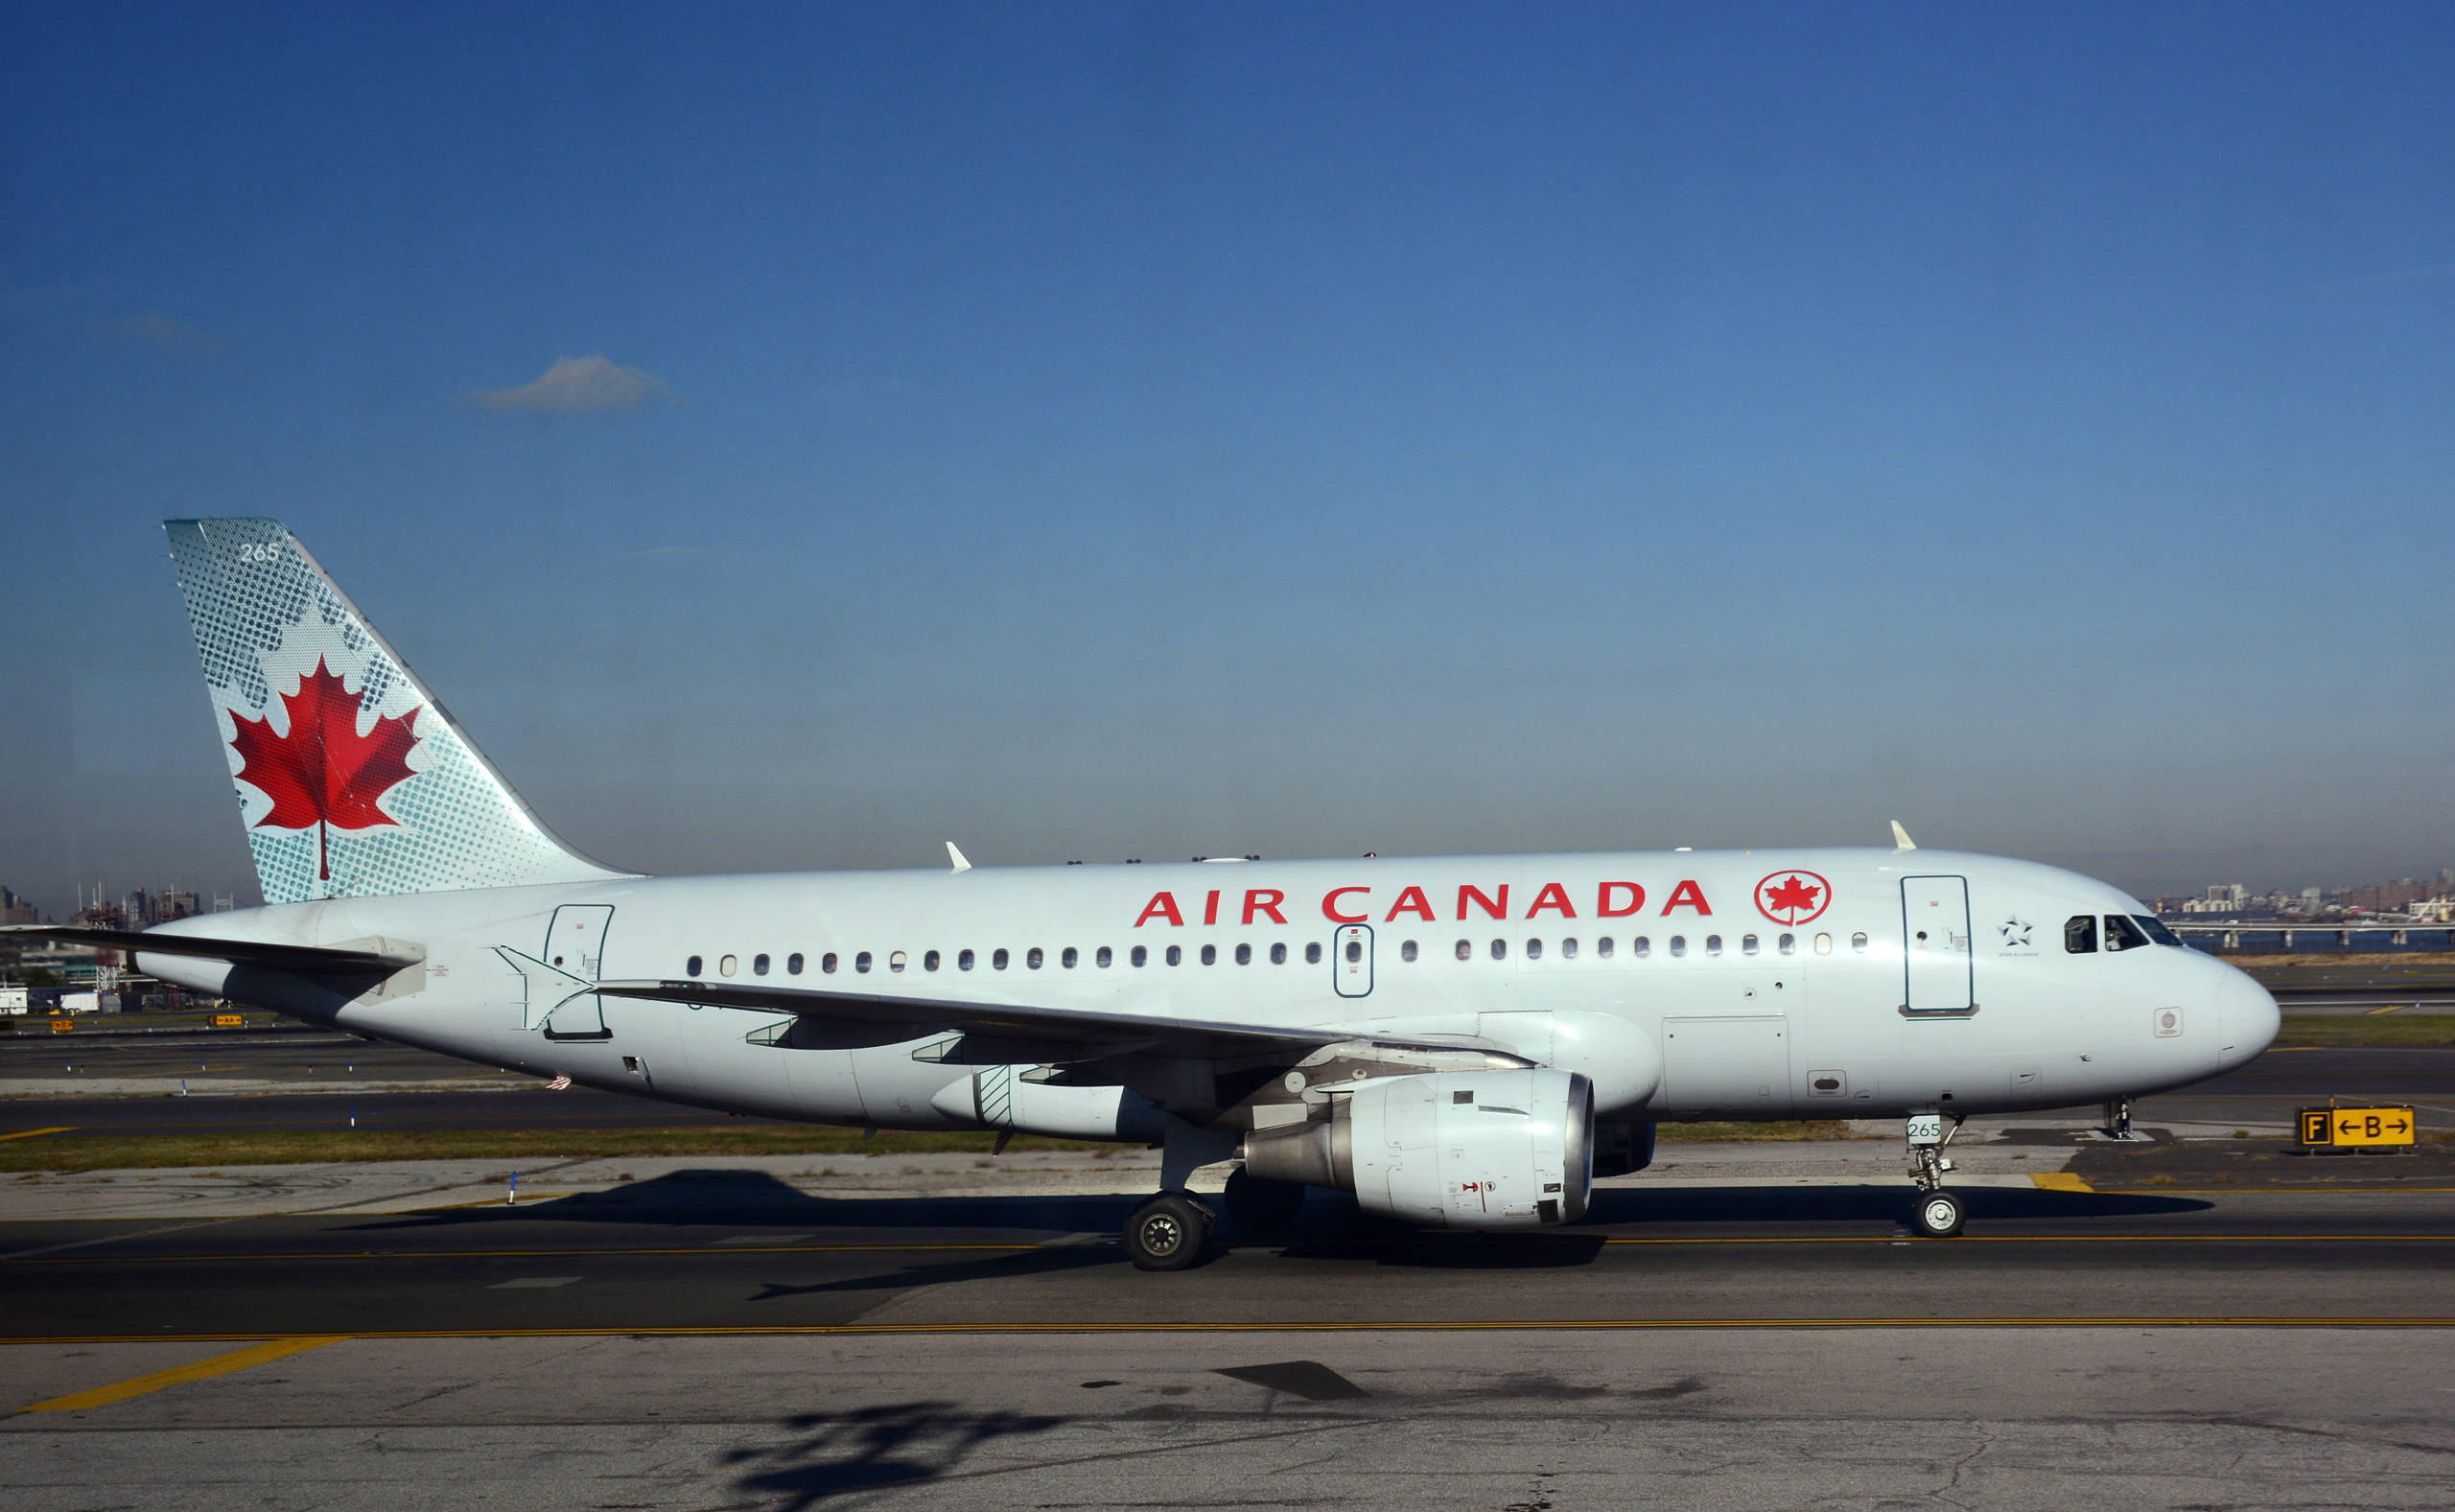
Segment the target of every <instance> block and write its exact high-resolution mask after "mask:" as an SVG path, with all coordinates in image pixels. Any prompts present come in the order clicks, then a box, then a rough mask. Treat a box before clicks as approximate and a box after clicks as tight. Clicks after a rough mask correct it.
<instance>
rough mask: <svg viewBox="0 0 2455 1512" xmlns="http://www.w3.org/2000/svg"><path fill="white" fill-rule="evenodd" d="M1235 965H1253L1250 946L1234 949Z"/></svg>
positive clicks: (1240, 946) (1239, 946)
mask: <svg viewBox="0 0 2455 1512" xmlns="http://www.w3.org/2000/svg"><path fill="white" fill-rule="evenodd" d="M1236 964H1237V965H1240V966H1249V965H1252V964H1253V947H1252V946H1251V945H1238V946H1237V947H1236Z"/></svg>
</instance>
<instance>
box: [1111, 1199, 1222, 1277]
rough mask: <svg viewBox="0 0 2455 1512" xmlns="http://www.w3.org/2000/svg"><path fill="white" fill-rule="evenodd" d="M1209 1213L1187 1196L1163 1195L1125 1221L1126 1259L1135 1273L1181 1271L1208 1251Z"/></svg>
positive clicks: (1139, 1208) (1146, 1204)
mask: <svg viewBox="0 0 2455 1512" xmlns="http://www.w3.org/2000/svg"><path fill="white" fill-rule="evenodd" d="M1210 1227H1211V1217H1210V1209H1208V1208H1206V1207H1204V1206H1203V1205H1202V1204H1201V1203H1200V1202H1197V1201H1195V1200H1194V1198H1193V1194H1192V1193H1190V1192H1162V1193H1160V1194H1159V1195H1158V1196H1157V1197H1155V1198H1152V1199H1151V1200H1150V1201H1148V1202H1145V1203H1143V1204H1142V1205H1141V1206H1140V1207H1137V1208H1135V1209H1134V1216H1133V1217H1132V1218H1129V1219H1127V1220H1126V1221H1125V1255H1126V1258H1127V1259H1128V1260H1131V1261H1133V1262H1134V1269H1136V1270H1182V1269H1183V1268H1186V1267H1187V1266H1190V1265H1192V1264H1193V1263H1194V1262H1195V1261H1197V1260H1200V1259H1201V1258H1202V1255H1203V1251H1204V1250H1206V1249H1208V1248H1209V1247H1210Z"/></svg>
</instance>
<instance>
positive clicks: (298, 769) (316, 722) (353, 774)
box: [230, 657, 418, 880]
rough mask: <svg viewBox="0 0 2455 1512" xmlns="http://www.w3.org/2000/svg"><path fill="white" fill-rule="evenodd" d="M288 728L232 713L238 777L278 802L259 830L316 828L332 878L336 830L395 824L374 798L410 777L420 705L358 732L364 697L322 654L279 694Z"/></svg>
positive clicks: (319, 871) (321, 870) (326, 874)
mask: <svg viewBox="0 0 2455 1512" xmlns="http://www.w3.org/2000/svg"><path fill="white" fill-rule="evenodd" d="M281 703H282V709H283V710H284V711H285V712H287V713H288V714H289V716H290V733H288V734H286V735H283V734H275V733H273V728H272V721H271V720H269V719H246V718H243V717H241V716H240V715H239V714H238V713H236V712H233V713H232V714H231V716H230V723H231V726H232V728H233V730H234V731H235V732H236V733H234V734H233V735H232V737H231V740H230V744H231V747H232V748H233V749H234V750H236V751H237V752H238V753H239V756H240V764H239V780H241V781H243V782H246V783H249V784H251V785H252V786H254V787H257V788H259V789H261V790H262V791H263V793H264V795H265V796H266V797H267V798H269V799H271V800H272V807H271V809H269V811H268V812H267V813H266V814H265V817H264V818H262V819H259V820H257V821H256V827H257V828H259V829H264V828H271V829H304V828H306V827H307V826H310V825H314V826H318V838H317V842H316V875H317V876H318V877H320V878H323V879H325V880H330V879H331V877H332V874H333V871H332V854H331V851H332V837H331V831H332V830H335V829H372V828H374V827H375V826H377V825H389V824H394V823H396V821H395V820H394V819H393V818H392V816H391V815H389V814H386V812H384V810H382V809H380V808H378V807H376V806H375V801H376V800H377V799H379V798H382V797H383V796H384V795H385V793H386V792H387V791H389V790H390V789H392V788H393V787H395V786H398V785H399V784H400V783H401V781H402V780H403V779H407V778H410V777H414V776H416V775H417V774H416V773H414V772H413V771H411V770H410V769H409V751H410V750H411V748H413V747H414V746H416V744H417V743H418V734H417V724H418V710H417V709H410V710H409V712H408V713H406V714H399V715H392V714H378V715H376V716H375V726H374V728H373V729H371V730H369V731H368V732H367V733H364V734H360V733H358V704H359V696H358V695H357V694H356V693H353V692H351V691H350V690H349V689H348V688H346V687H344V686H342V685H341V679H340V676H339V673H336V672H332V671H328V670H326V669H325V666H324V659H323V658H321V657H317V658H316V670H314V671H313V672H310V673H308V674H307V675H306V676H305V677H303V678H300V679H299V680H298V690H297V691H296V692H294V693H284V694H283V695H281Z"/></svg>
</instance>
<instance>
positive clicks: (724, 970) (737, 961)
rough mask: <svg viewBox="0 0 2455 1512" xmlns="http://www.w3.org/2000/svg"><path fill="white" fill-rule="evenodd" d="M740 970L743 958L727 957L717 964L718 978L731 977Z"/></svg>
mask: <svg viewBox="0 0 2455 1512" xmlns="http://www.w3.org/2000/svg"><path fill="white" fill-rule="evenodd" d="M740 969H741V958H740V957H739V956H726V957H724V958H723V959H722V960H720V961H718V962H717V963H716V975H718V976H731V975H733V974H734V973H735V972H736V971H738V970H740Z"/></svg>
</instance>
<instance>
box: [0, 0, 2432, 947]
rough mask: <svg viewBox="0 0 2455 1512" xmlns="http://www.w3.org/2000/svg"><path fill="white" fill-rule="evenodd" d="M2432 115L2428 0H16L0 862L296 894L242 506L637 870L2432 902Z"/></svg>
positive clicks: (38, 879) (124, 882) (572, 831)
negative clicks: (1339, 863) (1677, 866)
mask: <svg viewBox="0 0 2455 1512" xmlns="http://www.w3.org/2000/svg"><path fill="white" fill-rule="evenodd" d="M2450 77H2455V11H2450V10H2449V9H2447V8H2445V7H2430V6H2420V5H2381V6H2371V7H2361V8H2357V9H2346V8H2337V7H2316V6H2312V7H2303V8H2293V7H2285V8H2271V9H2257V10H2251V9H2231V10H2218V11H2210V10H2207V9H2204V8H2198V7H2191V6H2184V5H2179V4H2172V5H2154V4H2151V5H2140V6H2130V7H2120V8H2115V7H2107V8H2098V9H2093V10H2081V11H2068V10H2049V9H2045V8H1980V9H1970V8H1958V7H1950V6H1940V5H1936V6H1917V5H1911V6H1904V7H1895V8H1888V9H1885V10H1882V11H1869V10H1866V9H1864V8H1861V7H1851V6H1838V5H1813V4H1799V5H1780V6H1746V5H1739V6H1730V7H1713V8H1693V9H1690V8H1573V7H1549V6H1534V7H1524V8H1509V9H1497V8H1488V7H1473V6H1447V5H1432V6H1426V7H1416V8H1410V9H1408V10H1407V11H1405V12H1398V11H1395V10H1389V9H1380V8H1360V7H1359V8H1340V7H1335V6H1330V7H1324V6H1313V5H1305V6H1298V5H1271V4H1260V5H1237V6H1213V5H1202V4H1191V5H1169V6H1145V5H1132V4H1123V5H1117V6H1112V7H1101V8H1076V9H1050V8H1017V7H1003V6H994V5H963V4H948V5H943V6H930V7H873V6H830V5H811V6H805V7H796V8H791V9H784V10H766V9H756V8H724V9H719V10H713V11H706V12H689V13H687V14H686V13H685V12H679V11H676V10H674V9H672V8H670V7H655V6H642V5H624V4H605V5H594V6H589V7H584V8H576V9H547V10H512V11H480V10H463V9H453V8H445V9H441V10H421V11H416V12H408V11H402V12H387V11H383V10H380V9H341V10H333V11H316V10H299V11H254V10H249V11H239V12H231V11H225V10H217V9H213V8H182V7H162V6H122V5H110V4H101V5H95V6H79V7H27V6H21V7H15V8H12V9H9V10H8V11H6V12H0V143H6V144H7V146H6V148H5V149H4V150H0V454H5V455H6V456H7V457H8V458H9V459H10V465H9V466H8V468H6V469H5V470H0V520H5V521H6V523H8V525H9V527H10V529H9V541H10V545H11V554H10V558H9V560H10V563H11V566H12V569H13V570H12V573H11V576H10V587H11V593H10V594H9V596H8V598H7V600H6V603H5V608H0V626H5V631H6V635H7V637H8V643H9V648H10V649H9V653H8V655H6V656H5V657H0V718H5V720H6V722H7V723H6V729H7V734H6V737H5V739H0V877H5V879H6V880H7V881H8V883H9V885H11V886H12V887H15V888H17V889H19V890H21V891H23V892H25V893H27V894H29V895H31V896H36V897H39V898H41V899H43V900H44V901H45V906H46V907H52V908H57V907H58V906H59V904H60V903H62V902H65V901H66V900H67V899H68V898H69V897H70V896H72V894H73V890H74V888H75V887H76V885H78V884H79V883H81V882H82V883H85V884H88V885H90V884H92V883H94V882H95V881H97V880H102V881H105V882H106V883H108V884H109V885H110V886H112V887H117V888H125V887H127V886H130V885H134V884H136V883H138V882H142V884H143V885H146V886H152V885H155V884H156V883H157V882H165V881H172V880H175V881H177V882H179V883H181V884H182V885H184V886H189V887H193V888H195V889H196V890H197V891H198V892H199V894H202V895H205V896H211V895H213V894H216V893H233V894H241V895H244V894H245V893H246V891H247V890H249V889H251V887H252V881H251V873H250V872H249V871H248V867H247V863H246V852H245V849H244V847H243V845H242V842H241V839H240V836H239V832H238V825H237V822H236V818H235V815H236V807H237V805H236V804H235V803H233V802H232V798H231V793H230V782H229V779H228V776H227V770H228V769H227V764H226V762H225V759H224V755H223V753H222V751H221V750H220V749H219V748H218V746H217V742H216V738H215V734H214V729H213V724H212V721H211V717H210V714H209V711H208V709H207V708H206V705H205V701H204V699H203V697H202V696H201V690H200V686H199V674H198V671H197V668H196V665H195V661H194V656H193V651H192V643H191V640H190V637H189V633H188V630H187V627H186V625H185V622H184V617H183V616H182V613H181V611H180V608H179V604H178V599H177V595H176V593H175V591H174V589H173V586H172V583H171V579H170V571H169V569H168V565H167V563H166V562H165V560H164V552H163V543H162V538H161V535H160V532H159V528H158V523H159V521H161V520H162V519H163V518H165V517H172V516H194V515H272V516H277V517H280V518H282V519H284V520H286V521H287V522H288V523H290V524H291V525H292V527H293V528H294V529H295V530H297V532H298V533H299V534H300V536H301V538H302V539H303V540H304V541H305V543H306V544H307V546H308V547H309V548H310V549H311V550H312V551H314V552H315V553H316V555H317V556H318V557H319V558H320V559H321V560H322V561H323V563H324V564H325V566H326V567H327V568H329V569H330V570H332V572H333V573H334V574H335V576H336V578H337V579H338V580H339V583H340V584H341V585H342V587H343V588H344V589H346V590H347V591H348V592H349V593H350V594H351V595H352V596H353V597H355V598H356V599H357V600H358V601H359V602H360V603H361V605H362V607H363V608H364V609H365V610H366V611H367V613H368V614H369V615H370V616H372V618H373V619H374V621H375V622H376V623H377V624H378V625H380V626H381V627H383V629H384V631H385V633H386V636H387V638H388V639H389V640H392V641H393V642H394V644H395V645H396V646H397V647H398V649H399V650H400V651H401V652H402V654H403V655H404V656H405V657H406V659H407V660H408V661H409V663H410V664H411V665H413V666H415V667H416V668H417V669H418V671H419V673H420V674H421V675H422V676H423V677H424V679H425V680H426V681H427V682H428V683H429V684H430V685H431V686H433V689H434V691H435V692H436V694H437V695H438V696H439V697H440V698H441V699H442V700H444V701H445V702H446V703H447V704H449V705H450V706H451V708H452V709H453V710H454V712H455V714H456V716H458V718H459V719H460V720H461V722H462V723H463V724H464V726H465V727H466V728H467V729H468V731H469V732H470V733H471V734H472V735H473V736H474V737H475V739H476V740H477V742H478V743H479V745H480V746H481V747H483V748H484V749H485V751H486V752H487V753H488V755H489V756H492V757H493V758H494V760H495V761H496V763H497V764H498V765H499V766H501V767H502V768H503V771H504V772H505V774H506V775H507V776H508V777H509V778H510V779H511V780H512V781H513V783H514V784H515V785H516V786H517V787H518V788H519V789H520V790H521V792H522V793H523V794H524V796H525V797H526V799H527V800H528V802H529V803H531V805H532V806H533V807H534V808H535V809H536V810H537V812H538V813H539V814H540V815H541V816H542V817H543V818H544V819H545V820H546V822H547V823H548V824H549V826H552V827H553V828H554V829H555V830H556V831H557V832H559V833H560V834H562V835H563V836H564V837H565V838H566V839H568V840H570V841H571V842H572V843H573V844H574V845H576V846H577V847H578V848H579V849H583V850H585V851H588V852H590V853H591V854H594V855H596V856H599V857H601V858H603V859H604V860H606V861H608V862H610V863H614V864H618V865H620V866H623V867H626V868H636V869H640V870H643V871H648V872H712V871H727V870H744V871H757V870H778V869H794V868H806V867H853V868H861V867H900V866H913V867H926V866H932V865H936V864H938V862H939V859H940V857H941V856H942V855H943V851H942V849H940V848H941V846H942V844H943V842H944V841H946V840H948V839H953V840H956V841H958V842H959V843H960V844H962V845H963V846H964V848H965V849H966V851H967V852H968V853H969V854H970V856H971V857H972V858H973V859H974V860H975V861H979V862H982V863H984V864H991V863H1018V862H1055V861H1064V860H1069V859H1077V858H1080V859H1086V860H1095V859H1102V858H1109V859H1115V858H1122V857H1125V856H1149V857H1166V856H1186V855H1194V854H1221V853H1236V854H1242V853H1247V852H1258V853H1261V854H1264V855H1270V856H1298V855H1321V854H1356V853H1361V852H1363V851H1367V850H1377V851H1380V852H1383V853H1385V854H1388V853H1398V852H1407V853H1416V854H1424V853H1440V852H1489V851H1521V850H1576V849H1653V848H1668V847H1672V846H1681V845H1692V846H1697V847H1734V848H1735V847H1747V846H1758V847H1766V846H1783V845H1832V844H1882V843H1885V842H1886V840H1887V838H1888V832H1887V828H1886V822H1887V821H1889V820H1892V819H1896V818H1897V819H1899V820H1900V821H1901V822H1902V823H1903V824H1905V825H1906V826H1907V827H1908V829H1909V831H1910V832H1911V833H1912V834H1913V835H1915V836H1916V837H1917V838H1918V840H1919V841H1920V842H1921V843H1922V844H1924V845H1927V846H1929V847H1950V848H1954V849H1973V850H1982V851H1990V852H1996V853H2002V854H2010V855H2019V856H2026V857H2031V858H2034V859H2037V860H2040V861H2045V862H2049V863H2053V864H2058V865H2064V866H2069V867H2071V868H2073V869H2075V870H2077V871H2080V872H2087V873H2089V874H2091V875H2094V876H2100V877H2103V878H2106V879H2107V880H2109V881H2112V882H2115V883H2116V884H2118V885H2120V886H2123V887H2125V888H2127V889H2130V890H2133V891H2134V892H2136V893H2138V894H2139V895H2140V896H2143V897H2151V898H2153V897H2155V896H2160V895H2183V894H2188V893H2193V892H2196V891H2198V890H2200V889H2203V888H2205V887H2206V886H2208V885H2209V884H2210V881H2211V880H2219V879H2242V880H2246V881H2247V880H2248V879H2252V878H2258V879H2268V878H2277V879H2280V881H2282V880H2290V881H2291V882H2292V885H2294V886H2296V887H2299V886H2303V885H2311V884H2313V883H2316V882H2318V881H2320V880H2321V879H2328V878H2333V879H2338V881H2337V883H2330V884H2328V885H2339V884H2342V885H2350V884H2352V883H2355V882H2357V881H2359V880H2361V879H2373V878H2380V877H2396V876H2403V875H2425V874H2433V873H2435V872H2436V871H2437V870H2438V869H2439V868H2440V867H2442V866H2443V865H2445V863H2446V860H2447V858H2448V857H2449V856H2450V855H2455V805H2451V804H2449V803H2447V801H2446V798H2445V795H2446V794H2447V792H2448V791H2449V790H2450V782H2449V757H2450V755H2455V658H2449V657H2448V656H2446V655H2445V654H2444V652H2443V622H2444V614H2443V604H2444V600H2445V594H2446V585H2447V584H2448V583H2449V582H2450V581H2455V534H2450V532H2449V531H2447V530H2446V529H2445V528H2444V524H2443V521H2444V518H2445V516H2446V513H2447V500H2449V498H2450V497H2455V427H2450V426H2449V424H2448V417H2449V416H2450V415H2455V364H2450V363H2449V362H2448V361H2446V354H2447V353H2448V352H2449V351H2455V210H2450V207H2451V206H2455V152H2450V151H2447V148H2448V145H2449V144H2450V143H2455V91H2450V90H2449V89H2447V88H2446V81H2447V79H2449V78H2450ZM2256 885H2261V886H2264V885H2268V884H2267V883H2266V882H2265V881H2264V880H2262V881H2260V882H2259V883H2257V884H2256Z"/></svg>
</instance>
